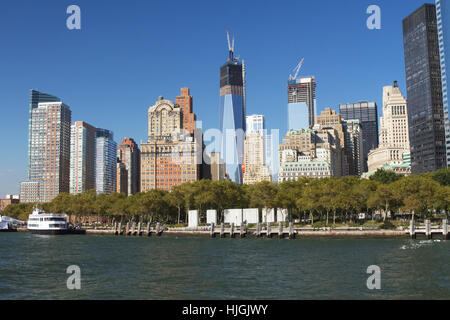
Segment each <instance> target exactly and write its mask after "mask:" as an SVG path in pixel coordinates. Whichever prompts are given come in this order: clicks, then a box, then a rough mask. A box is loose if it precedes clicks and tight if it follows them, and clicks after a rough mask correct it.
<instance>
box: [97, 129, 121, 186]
mask: <svg viewBox="0 0 450 320" xmlns="http://www.w3.org/2000/svg"><path fill="white" fill-rule="evenodd" d="M116 157H117V143H116V142H115V141H114V136H113V133H112V132H111V131H109V130H106V129H97V132H96V155H95V164H96V166H95V187H96V190H97V193H105V194H111V193H113V192H116V190H117V189H116V179H117V158H116Z"/></svg>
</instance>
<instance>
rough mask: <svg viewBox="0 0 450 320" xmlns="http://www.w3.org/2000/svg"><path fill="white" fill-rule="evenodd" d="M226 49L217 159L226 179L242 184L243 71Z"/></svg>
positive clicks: (221, 85)
mask: <svg viewBox="0 0 450 320" xmlns="http://www.w3.org/2000/svg"><path fill="white" fill-rule="evenodd" d="M233 53H234V52H233V48H230V52H229V59H228V61H227V62H226V63H225V64H224V65H223V66H222V67H221V68H220V110H219V111H220V128H221V131H222V141H221V150H220V153H221V156H222V159H223V160H224V162H225V168H226V169H225V170H226V174H227V175H228V177H229V178H230V179H231V180H232V181H234V182H236V183H242V164H243V163H244V139H245V131H246V128H245V127H246V123H245V101H244V91H245V88H244V81H245V72H244V70H243V68H242V63H241V62H240V61H239V59H236V58H234V56H233Z"/></svg>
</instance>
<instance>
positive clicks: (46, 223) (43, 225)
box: [27, 208, 69, 234]
mask: <svg viewBox="0 0 450 320" xmlns="http://www.w3.org/2000/svg"><path fill="white" fill-rule="evenodd" d="M27 228H28V231H30V232H31V233H37V234H66V233H69V225H68V223H67V215H65V214H56V213H47V212H45V211H43V210H40V209H38V208H35V209H34V210H33V213H32V214H30V215H29V216H28V226H27Z"/></svg>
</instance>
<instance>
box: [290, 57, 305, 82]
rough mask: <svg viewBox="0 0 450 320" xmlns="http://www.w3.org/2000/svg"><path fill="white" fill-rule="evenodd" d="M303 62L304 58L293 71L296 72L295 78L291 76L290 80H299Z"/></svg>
mask: <svg viewBox="0 0 450 320" xmlns="http://www.w3.org/2000/svg"><path fill="white" fill-rule="evenodd" d="M303 61H305V58H302V60H301V61H300V63H299V64H298V65H297V66H296V67H295V68H294V70H292V71H294V72H295V75H294V76H292V75H290V76H289V80H296V79H297V77H298V74H299V72H300V69H301V68H302V65H303Z"/></svg>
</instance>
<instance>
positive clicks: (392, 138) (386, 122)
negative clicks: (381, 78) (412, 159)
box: [368, 81, 411, 174]
mask: <svg viewBox="0 0 450 320" xmlns="http://www.w3.org/2000/svg"><path fill="white" fill-rule="evenodd" d="M409 146H410V142H409V124H408V106H407V103H406V99H405V97H404V96H403V95H402V93H401V91H400V88H399V87H398V84H397V81H395V82H394V85H393V86H386V87H384V88H383V116H382V117H380V146H379V147H378V148H377V149H374V150H372V151H371V152H370V153H369V159H368V167H369V173H374V172H375V171H376V170H377V169H379V168H389V167H392V166H396V167H398V165H402V167H401V168H400V167H398V168H397V169H395V171H397V172H399V173H403V174H410V173H411V169H410V168H409V167H407V166H403V165H404V157H405V156H406V157H407V158H408V161H409V155H410V147H409Z"/></svg>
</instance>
